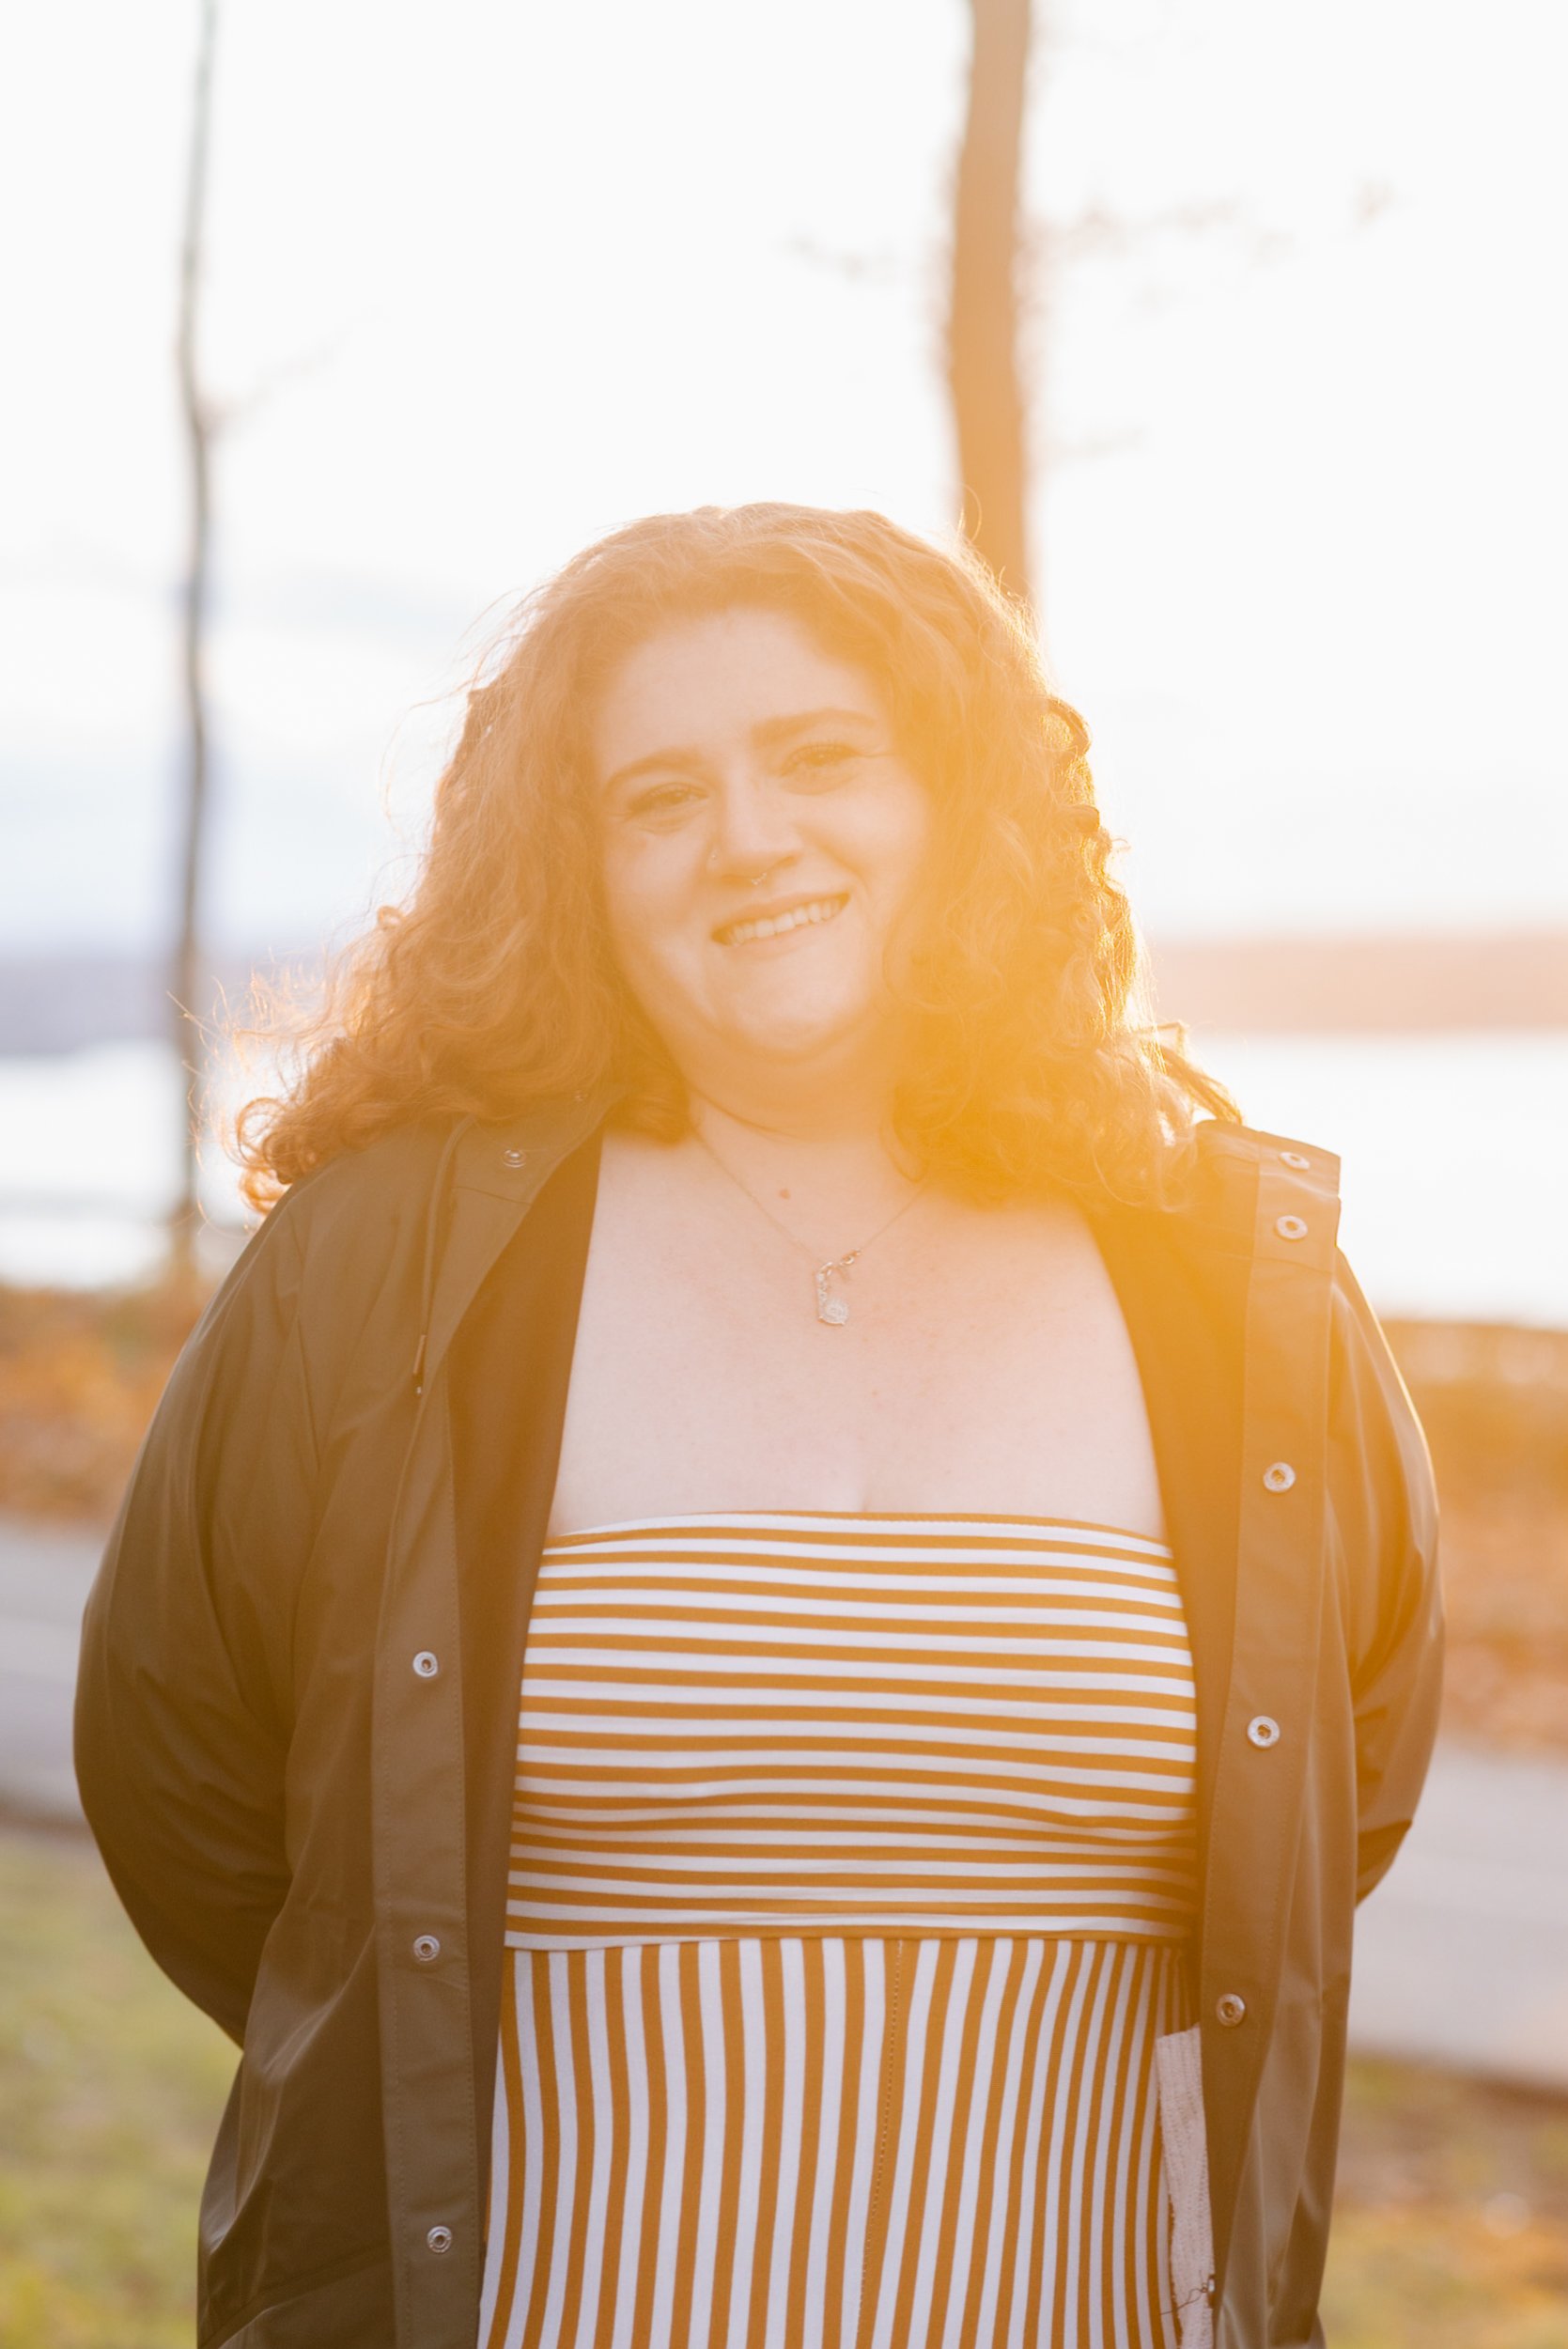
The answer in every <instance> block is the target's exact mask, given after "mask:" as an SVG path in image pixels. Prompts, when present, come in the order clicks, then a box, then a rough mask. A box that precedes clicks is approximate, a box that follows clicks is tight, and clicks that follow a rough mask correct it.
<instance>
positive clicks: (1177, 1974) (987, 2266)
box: [479, 1934, 1190, 2349]
mask: <svg viewBox="0 0 1568 2349" xmlns="http://www.w3.org/2000/svg"><path fill="white" fill-rule="evenodd" d="M507 1966H508V1971H507V1975H506V1978H505V1979H506V1985H507V1986H506V1991H505V2006H504V2015H503V2028H502V2034H501V2048H500V2070H499V2077H498V2082H497V2091H498V2092H497V2097H496V2108H495V2125H494V2143H493V2154H492V2161H493V2168H492V2176H491V2186H490V2200H489V2230H490V2233H489V2243H488V2247H487V2261H486V2279H485V2295H484V2307H483V2314H482V2320H481V2325H480V2331H479V2349H590V2345H591V2349H649V2345H651V2344H656V2343H657V2344H659V2349H665V2344H669V2349H938V2344H941V2345H942V2349H1004V2345H1005V2349H1175V2344H1176V2342H1177V2340H1178V2330H1177V2325H1176V2321H1175V2317H1174V2315H1173V2313H1172V2307H1171V2301H1172V2291H1171V2282H1170V2261H1169V2211H1168V2201H1167V2192H1166V2184H1165V2175H1164V2167H1163V2163H1162V2157H1161V2138H1160V2126H1159V2115H1158V2110H1157V2096H1156V2092H1155V2062H1154V2049H1155V2043H1156V2041H1157V2039H1159V2038H1161V2037H1163V2036H1165V2035H1166V2034H1169V2033H1172V2032H1176V2031H1180V2030H1184V2029H1185V2028H1186V2027H1187V2025H1188V2022H1189V2020H1190V2015H1189V2012H1188V1985H1187V1981H1186V1971H1185V1966H1184V1963H1183V1949H1182V1945H1181V1944H1179V1943H1176V1942H1172V1941H1159V1940H1148V1939H1141V1940H1125V1941H1115V1940H1091V1939H1071V1938H1053V1937H1044V1936H1017V1937H1007V1936H997V1935H986V1934H982V1935H955V1934H949V1935H934V1934H926V1935H921V1936H911V1937H870V1936H855V1937H832V1936H813V1937H799V1938H792V1937H732V1938H723V1939H717V1938H716V1939H710V1940H692V1941H683V1942H663V1943H658V1944H654V1943H645V1944H640V1945H639V1944H630V1945H620V1946H613V1947H608V1948H600V1949H593V1950H548V1951H545V1950H509V1951H508V1952H507Z"/></svg>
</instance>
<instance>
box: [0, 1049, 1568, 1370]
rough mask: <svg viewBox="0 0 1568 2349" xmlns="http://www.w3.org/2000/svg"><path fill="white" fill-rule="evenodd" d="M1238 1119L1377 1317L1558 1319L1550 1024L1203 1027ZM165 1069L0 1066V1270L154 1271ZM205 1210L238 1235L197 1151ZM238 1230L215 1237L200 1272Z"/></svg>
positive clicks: (1567, 1060) (1560, 1090)
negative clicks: (1271, 1137)
mask: <svg viewBox="0 0 1568 2349" xmlns="http://www.w3.org/2000/svg"><path fill="white" fill-rule="evenodd" d="M1193 1043H1194V1049H1195V1050H1197V1052H1198V1054H1199V1056H1200V1058H1202V1059H1203V1062H1204V1063H1205V1064H1206V1066H1209V1067H1210V1068H1212V1069H1213V1070H1214V1071H1215V1073H1216V1074H1217V1075H1219V1077H1221V1078H1223V1079H1224V1081H1226V1082H1227V1083H1228V1084H1229V1085H1230V1086H1231V1088H1232V1090H1233V1092H1234V1094H1235V1095H1236V1097H1237V1098H1238V1100H1239V1101H1240V1103H1241V1108H1242V1112H1243V1113H1244V1115H1245V1116H1246V1117H1247V1119H1248V1122H1249V1123H1250V1124H1251V1125H1255V1126H1262V1127H1265V1128H1267V1129H1268V1130H1269V1131H1271V1132H1275V1133H1282V1134H1289V1135H1292V1136H1294V1137H1296V1138H1297V1139H1299V1140H1302V1141H1305V1142H1309V1143H1317V1144H1319V1145H1320V1146H1321V1147H1324V1148H1327V1149H1329V1150H1335V1151H1337V1152H1338V1153H1339V1154H1340V1157H1341V1158H1342V1159H1343V1192H1344V1212H1343V1222H1342V1225H1341V1238H1342V1241H1343V1246H1344V1249H1345V1252H1346V1253H1347V1254H1348V1255H1349V1257H1350V1259H1351V1261H1352V1263H1353V1264H1354V1265H1355V1267H1356V1268H1357V1271H1358V1273H1359V1275H1360V1278H1361V1282H1362V1284H1363V1286H1364V1287H1365V1288H1366V1290H1367V1291H1368V1294H1369V1295H1370V1296H1371V1298H1372V1299H1373V1302H1374V1304H1375V1305H1376V1306H1377V1307H1378V1309H1379V1310H1380V1311H1381V1312H1383V1313H1386V1314H1405V1315H1430V1316H1432V1317H1434V1318H1451V1319H1456V1320H1478V1321H1520V1322H1528V1323H1535V1324H1539V1325H1543V1326H1550V1327H1556V1328H1568V1238H1565V1237H1564V1226H1563V1207H1562V1201H1563V1196H1564V1182H1563V1176H1564V1169H1565V1168H1568V1032H1565V1031H1560V1030H1549V1031H1545V1032H1515V1031H1509V1032H1506V1033H1498V1034H1464V1035H1432V1036H1428V1035H1419V1036H1382V1035H1372V1036H1345V1035H1332V1036H1264V1035H1231V1034H1224V1035H1221V1034H1204V1033H1203V1032H1200V1033H1199V1034H1196V1035H1195V1036H1194V1039H1193ZM179 1086H180V1077H179V1070H178V1069H177V1067H176V1066H175V1064H174V1061H173V1058H172V1056H171V1055H170V1054H169V1052H168V1051H167V1050H165V1049H164V1048H163V1046H161V1045H157V1044H116V1045H104V1046H101V1047H99V1048H97V1049H95V1050H90V1051H83V1052H73V1053H69V1054H64V1055H62V1056H61V1057H59V1058H57V1059H33V1060H28V1059H15V1060H5V1059H0V1279H3V1280H7V1281H12V1282H21V1283H29V1284H43V1283H66V1284H69V1285H71V1286H91V1285H97V1284H99V1283H114V1282H122V1281H133V1280H136V1279H138V1278H140V1277H142V1276H144V1275H145V1274H147V1272H149V1271H151V1270H152V1269H153V1268H154V1267H155V1265H156V1263H157V1260H158V1254H159V1248H160V1235H159V1219H160V1216H161V1214H162V1211H163V1206H164V1204H165V1203H166V1201H167V1199H168V1197H169V1194H170V1190H171V1188H172V1186H173V1183H174V1179H175V1170H176V1163H177V1151H176V1142H177V1136H178V1132H179V1126H178V1115H179V1107H178V1105H179ZM203 1195H204V1199H205V1203H206V1206H207V1209H208V1212H209V1214H210V1215H211V1216H212V1217H213V1218H214V1219H215V1220H216V1221H217V1224H218V1225H219V1226H220V1227H222V1226H225V1225H228V1226H239V1225H240V1224H241V1221H242V1218H241V1206H240V1201H239V1195H238V1191H237V1189H236V1184H235V1175H234V1170H233V1168H232V1167H230V1166H229V1165H228V1164H227V1163H226V1161H225V1159H224V1158H223V1156H222V1153H221V1151H220V1150H219V1149H218V1148H217V1146H216V1144H213V1145H210V1148H209V1151H208V1154H207V1163H206V1165H205V1167H204V1171H203ZM210 1237H211V1249H210V1252H211V1255H212V1257H213V1260H214V1261H215V1262H216V1263H222V1262H223V1261H224V1260H225V1257H226V1256H229V1255H232V1253H233V1252H234V1250H235V1248H236V1247H237V1246H238V1245H239V1240H240V1237H241V1233H240V1231H239V1230H231V1231H228V1232H225V1230H224V1229H222V1228H219V1229H216V1230H214V1232H213V1233H212V1235H211V1236H210Z"/></svg>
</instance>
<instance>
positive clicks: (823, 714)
mask: <svg viewBox="0 0 1568 2349" xmlns="http://www.w3.org/2000/svg"><path fill="white" fill-rule="evenodd" d="M822 725H838V726H858V727H859V728H860V729H861V731H862V733H875V732H876V730H877V720H876V719H875V718H874V717H873V716H872V714H871V712H870V710H869V709H839V708H831V707H830V708H823V709H795V710H791V711H790V712H789V713H788V714H787V715H786V716H784V717H779V718H765V719H764V720H763V722H762V723H761V724H760V725H756V726H753V728H752V739H753V742H755V743H757V744H759V745H760V747H761V748H762V749H764V750H772V749H774V748H776V746H777V745H778V744H779V743H781V742H787V741H788V740H789V739H791V737H792V736H794V735H798V734H807V733H809V732H810V731H811V729H812V727H813V726H822ZM701 763H702V753H701V752H700V751H699V750H695V749H693V748H692V747H691V745H690V744H687V745H685V746H682V747H679V748H676V749H673V750H666V751H650V752H649V753H648V754H647V756H646V757H645V758H634V759H632V761H631V762H630V764H629V766H626V767H617V768H616V770H615V771H614V773H613V775H607V776H606V777H605V781H604V789H605V791H606V792H607V793H608V792H611V791H613V790H614V789H615V787H616V786H617V785H619V784H623V783H633V782H635V781H636V779H637V777H638V776H639V775H647V774H655V773H658V772H659V771H660V770H662V769H665V768H668V767H694V766H700V765H701Z"/></svg>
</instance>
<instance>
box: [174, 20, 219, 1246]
mask: <svg viewBox="0 0 1568 2349" xmlns="http://www.w3.org/2000/svg"><path fill="white" fill-rule="evenodd" d="M216 29H217V0H201V14H200V21H199V30H198V34H197V44H196V72H195V87H194V98H193V104H192V113H191V144H190V151H189V156H188V159H187V166H186V179H185V233H184V242H183V247H182V250H181V254H180V268H179V344H178V359H179V397H180V407H181V410H182V412H183V415H184V420H185V438H186V449H187V454H188V457H189V461H190V493H191V506H190V534H189V538H188V541H187V552H186V564H185V584H184V596H183V646H182V650H183V669H184V692H185V717H186V768H185V802H184V824H183V840H182V846H181V857H180V894H179V931H178V935H177V937H176V941H175V947H174V957H173V964H172V969H171V973H170V994H171V996H172V998H173V1002H172V1006H171V1010H172V1034H173V1040H174V1045H175V1050H176V1051H177V1052H178V1054H179V1060H180V1064H181V1066H183V1068H184V1069H185V1072H186V1086H185V1100H184V1113H183V1131H182V1135H181V1144H180V1187H179V1196H178V1198H177V1200H176V1202H175V1205H174V1207H173V1209H172V1211H171V1214H170V1218H169V1255H170V1270H171V1273H172V1275H173V1277H174V1278H175V1279H176V1280H177V1281H181V1282H186V1283H188V1282H189V1281H190V1279H191V1277H192V1274H193V1271H194V1251H195V1237H196V1230H197V1226H198V1224H199V1222H200V1220H201V1216H200V1207H199V1205H198V1201H197V1195H196V1174H197V1159H198V1152H199V1149H200V1143H201V1128H202V1094H203V1086H204V1081H205V1075H206V1069H205V1053H204V1050H203V1046H204V1034H203V1029H202V1026H201V1024H200V1022H201V1020H202V1019H203V1018H204V1016H205V1013H206V1010H207V1004H206V1001H205V989H203V988H202V973H201V962H200V951H201V879H202V850H203V848H204V845H205V837H206V832H207V812H208V757H207V698H206V689H205V681H204V677H203V656H204V651H205V644H206V630H207V600H208V579H209V536H210V463H211V444H212V418H211V413H210V409H209V406H208V403H207V400H206V398H205V397H204V395H203V391H202V384H201V368H200V356H199V350H198V340H197V337H198V326H199V320H200V313H201V272H202V244H203V232H204V229H205V226H206V210H207V149H208V134H209V127H210V119H211V105H212V49H213V40H214V36H215V33H216Z"/></svg>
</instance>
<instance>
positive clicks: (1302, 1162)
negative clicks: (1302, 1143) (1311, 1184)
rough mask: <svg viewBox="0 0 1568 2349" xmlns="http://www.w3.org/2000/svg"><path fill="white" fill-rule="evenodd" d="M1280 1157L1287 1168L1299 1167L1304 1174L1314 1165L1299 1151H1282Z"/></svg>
mask: <svg viewBox="0 0 1568 2349" xmlns="http://www.w3.org/2000/svg"><path fill="white" fill-rule="evenodd" d="M1280 1157H1281V1160H1282V1162H1283V1163H1284V1164H1285V1165H1286V1166H1295V1167H1299V1168H1300V1169H1301V1170H1302V1171H1303V1172H1305V1170H1306V1169H1307V1168H1308V1167H1309V1166H1311V1164H1312V1160H1311V1159H1304V1158H1303V1157H1302V1155H1301V1153H1300V1151H1299V1150H1281V1153H1280Z"/></svg>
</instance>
